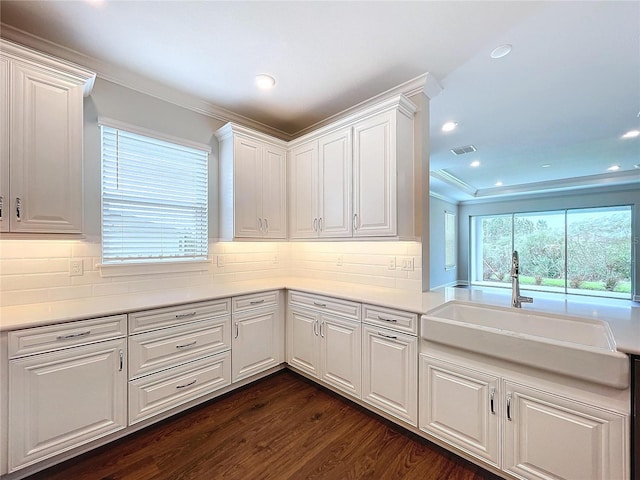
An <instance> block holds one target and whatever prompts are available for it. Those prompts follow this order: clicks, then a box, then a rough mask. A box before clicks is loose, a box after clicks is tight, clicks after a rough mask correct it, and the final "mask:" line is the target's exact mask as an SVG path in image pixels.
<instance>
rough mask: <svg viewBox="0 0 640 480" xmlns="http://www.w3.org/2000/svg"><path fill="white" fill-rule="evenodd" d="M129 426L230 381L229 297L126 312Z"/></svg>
mask: <svg viewBox="0 0 640 480" xmlns="http://www.w3.org/2000/svg"><path fill="white" fill-rule="evenodd" d="M129 327H130V330H131V331H133V332H135V333H133V334H131V335H129V356H130V358H131V364H130V368H129V403H128V405H129V425H133V424H136V423H138V422H141V421H142V420H147V419H149V418H151V417H154V416H155V415H159V414H161V413H164V412H167V411H169V410H172V409H174V408H177V407H179V406H181V405H183V404H185V403H187V402H190V401H192V400H196V399H197V398H199V397H202V396H204V395H206V394H209V393H211V392H214V391H215V390H218V389H220V388H223V387H226V386H228V385H230V384H231V352H230V350H231V300H230V299H222V300H213V301H210V302H199V303H192V304H187V305H180V306H177V307H168V308H159V309H155V310H147V311H144V312H136V313H131V314H129Z"/></svg>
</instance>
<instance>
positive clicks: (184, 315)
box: [176, 312, 198, 318]
mask: <svg viewBox="0 0 640 480" xmlns="http://www.w3.org/2000/svg"><path fill="white" fill-rule="evenodd" d="M197 313H198V312H191V313H178V314H176V318H189V317H195V316H196V314H197Z"/></svg>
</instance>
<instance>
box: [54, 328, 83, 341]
mask: <svg viewBox="0 0 640 480" xmlns="http://www.w3.org/2000/svg"><path fill="white" fill-rule="evenodd" d="M87 335H91V330H87V331H86V332H80V333H70V334H68V335H60V336H59V337H56V340H73V339H74V338H79V337H86V336H87Z"/></svg>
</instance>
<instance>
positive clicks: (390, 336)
mask: <svg viewBox="0 0 640 480" xmlns="http://www.w3.org/2000/svg"><path fill="white" fill-rule="evenodd" d="M378 335H380V336H381V337H384V338H390V339H391V340H397V339H398V337H395V336H393V335H385V334H384V333H381V332H378Z"/></svg>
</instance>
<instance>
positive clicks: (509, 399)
mask: <svg viewBox="0 0 640 480" xmlns="http://www.w3.org/2000/svg"><path fill="white" fill-rule="evenodd" d="M507 420H509V421H511V420H512V419H511V392H509V393H507Z"/></svg>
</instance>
